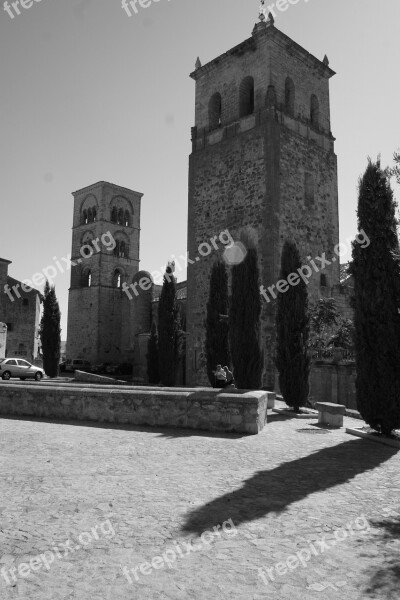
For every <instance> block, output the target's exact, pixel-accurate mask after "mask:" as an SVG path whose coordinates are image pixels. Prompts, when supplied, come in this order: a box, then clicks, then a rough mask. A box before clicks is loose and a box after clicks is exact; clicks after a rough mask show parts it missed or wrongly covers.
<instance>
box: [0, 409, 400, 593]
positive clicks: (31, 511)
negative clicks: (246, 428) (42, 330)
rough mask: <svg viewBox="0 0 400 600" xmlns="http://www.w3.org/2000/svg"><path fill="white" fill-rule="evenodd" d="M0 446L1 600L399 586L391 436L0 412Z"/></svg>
mask: <svg viewBox="0 0 400 600" xmlns="http://www.w3.org/2000/svg"><path fill="white" fill-rule="evenodd" d="M345 425H355V426H357V425H358V426H359V425H360V421H355V420H353V419H349V418H347V417H345ZM0 445H1V452H0V457H1V458H0V461H1V466H0V508H1V513H0V568H1V576H0V598H1V600H9V599H14V598H18V599H20V598H21V599H23V600H72V599H77V600H120V599H121V600H122V599H123V600H130V599H132V600H133V599H135V600H142V599H143V600H150V599H151V600H153V599H154V600H169V599H171V600H181V599H182V600H191V599H195V600H219V599H221V600H230V599H232V600H264V599H275V598H277V599H281V598H282V599H288V600H289V599H290V600H297V599H298V600H300V599H301V600H304V599H305V600H308V599H314V598H315V599H318V598H321V599H324V600H325V599H328V600H331V599H340V600H343V599H347V598H349V599H350V598H351V599H352V600H356V599H360V600H367V599H370V598H379V599H382V600H392V599H399V598H400V539H399V538H400V450H396V449H395V448H391V447H388V446H383V445H380V444H377V443H374V442H372V441H369V440H364V439H359V438H355V437H352V436H350V435H348V434H346V433H345V430H344V429H341V430H328V429H321V428H319V427H318V426H316V425H315V421H311V420H305V421H304V420H296V419H292V418H287V417H283V416H281V415H277V414H274V415H270V416H269V422H268V425H267V426H266V428H265V430H264V431H263V433H261V434H260V435H258V436H244V437H243V436H239V435H221V434H208V433H201V432H193V431H183V430H161V429H157V430H152V429H145V428H124V427H116V426H112V425H110V426H101V425H93V424H92V425H90V424H84V423H70V424H67V423H50V422H43V421H31V420H13V419H4V418H2V419H0ZM218 526H220V527H218ZM221 526H222V527H221ZM40 555H42V558H40ZM260 569H263V571H260Z"/></svg>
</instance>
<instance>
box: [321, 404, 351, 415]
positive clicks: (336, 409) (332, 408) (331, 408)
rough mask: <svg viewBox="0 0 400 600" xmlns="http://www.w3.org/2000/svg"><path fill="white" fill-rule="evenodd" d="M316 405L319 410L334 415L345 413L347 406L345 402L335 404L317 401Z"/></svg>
mask: <svg viewBox="0 0 400 600" xmlns="http://www.w3.org/2000/svg"><path fill="white" fill-rule="evenodd" d="M314 407H315V409H316V410H318V411H319V412H324V413H329V414H332V415H344V414H345V413H346V407H345V406H344V405H343V404H334V403H333V402H316V403H315V405H314Z"/></svg>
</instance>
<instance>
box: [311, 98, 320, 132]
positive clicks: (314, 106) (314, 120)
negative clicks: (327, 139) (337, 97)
mask: <svg viewBox="0 0 400 600" xmlns="http://www.w3.org/2000/svg"><path fill="white" fill-rule="evenodd" d="M310 121H311V125H312V126H313V127H318V126H319V101H318V98H317V96H316V95H315V94H313V95H312V96H311V104H310Z"/></svg>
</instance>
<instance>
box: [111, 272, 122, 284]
mask: <svg viewBox="0 0 400 600" xmlns="http://www.w3.org/2000/svg"><path fill="white" fill-rule="evenodd" d="M113 287H115V288H121V287H122V274H121V271H118V269H117V270H116V271H114V275H113Z"/></svg>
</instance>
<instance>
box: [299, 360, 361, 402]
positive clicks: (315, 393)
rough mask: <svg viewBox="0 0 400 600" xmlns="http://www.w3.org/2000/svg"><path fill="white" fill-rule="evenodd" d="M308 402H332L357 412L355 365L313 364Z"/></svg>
mask: <svg viewBox="0 0 400 600" xmlns="http://www.w3.org/2000/svg"><path fill="white" fill-rule="evenodd" d="M310 401H311V402H333V403H334V404H343V405H344V406H345V407H346V408H348V409H352V410H357V400H356V367H355V364H354V363H345V362H339V363H334V362H326V363H322V362H321V363H315V364H313V366H312V369H311V375H310Z"/></svg>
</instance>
